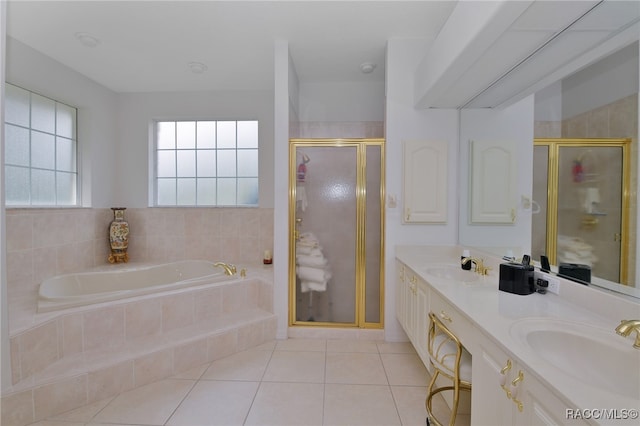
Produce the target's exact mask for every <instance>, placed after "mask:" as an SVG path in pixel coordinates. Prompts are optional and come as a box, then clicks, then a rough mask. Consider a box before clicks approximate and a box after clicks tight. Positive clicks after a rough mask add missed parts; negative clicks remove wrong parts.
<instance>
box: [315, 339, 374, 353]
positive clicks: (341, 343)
mask: <svg viewBox="0 0 640 426" xmlns="http://www.w3.org/2000/svg"><path fill="white" fill-rule="evenodd" d="M327 352H369V353H378V346H377V345H376V342H374V341H372V340H328V341H327Z"/></svg>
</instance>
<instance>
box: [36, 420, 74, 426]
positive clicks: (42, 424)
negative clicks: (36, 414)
mask: <svg viewBox="0 0 640 426" xmlns="http://www.w3.org/2000/svg"><path fill="white" fill-rule="evenodd" d="M84 425H85V423H84V422H66V421H64V420H42V421H39V422H37V423H31V425H30V426H84Z"/></svg>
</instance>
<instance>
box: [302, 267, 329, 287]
mask: <svg viewBox="0 0 640 426" xmlns="http://www.w3.org/2000/svg"><path fill="white" fill-rule="evenodd" d="M296 272H297V274H298V277H299V278H300V280H303V281H315V282H319V283H322V282H326V281H328V280H329V279H330V278H331V272H329V270H327V269H322V268H311V267H309V266H298V267H297V268H296Z"/></svg>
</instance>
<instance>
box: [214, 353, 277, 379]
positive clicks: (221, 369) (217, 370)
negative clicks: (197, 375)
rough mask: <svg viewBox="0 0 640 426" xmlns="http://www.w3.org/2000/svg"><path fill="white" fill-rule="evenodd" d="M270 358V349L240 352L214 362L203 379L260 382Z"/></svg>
mask: <svg viewBox="0 0 640 426" xmlns="http://www.w3.org/2000/svg"><path fill="white" fill-rule="evenodd" d="M270 358H271V352H269V351H255V350H249V351H244V352H238V353H237V354H235V355H230V356H228V357H226V358H222V359H219V360H217V361H214V362H212V363H211V365H210V366H209V368H208V369H207V371H206V372H205V373H204V374H203V375H202V379H205V380H246V381H249V382H259V381H260V380H261V379H262V376H263V375H264V371H265V369H266V368H267V364H268V363H269V359H270Z"/></svg>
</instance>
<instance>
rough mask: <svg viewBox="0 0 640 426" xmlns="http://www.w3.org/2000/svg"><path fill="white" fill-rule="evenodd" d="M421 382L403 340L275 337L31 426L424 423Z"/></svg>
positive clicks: (424, 376) (419, 368)
mask: <svg viewBox="0 0 640 426" xmlns="http://www.w3.org/2000/svg"><path fill="white" fill-rule="evenodd" d="M428 380H429V374H428V373H427V370H426V369H425V368H424V365H423V364H422V362H421V361H420V359H419V358H418V356H417V355H416V353H415V351H414V349H413V347H412V346H411V344H410V343H386V342H374V341H361V340H358V341H353V340H307V339H289V340H284V341H282V340H280V341H273V342H268V343H266V344H264V345H261V346H259V347H257V348H253V349H250V350H247V351H245V352H240V353H238V354H235V355H232V356H229V357H227V358H223V359H220V360H218V361H214V362H213V363H210V364H206V365H203V366H201V367H198V368H196V369H193V370H190V371H188V372H186V373H183V374H180V375H177V376H174V377H171V378H169V379H165V380H160V381H158V382H154V383H151V384H149V385H146V386H142V387H140V388H137V389H133V390H131V391H128V392H125V393H122V394H120V395H118V396H116V397H113V398H109V399H107V400H104V401H100V402H97V403H94V404H90V405H87V406H85V407H81V408H79V409H76V410H73V411H70V412H68V413H65V414H62V415H59V416H56V417H54V418H51V419H47V420H44V421H41V422H38V423H35V424H34V425H37V426H103V425H123V426H124V425H126V426H130V425H169V426H209V425H385V426H390V425H424V424H425V415H426V412H425V408H424V399H425V395H426V385H427V383H428ZM439 402H440V403H441V404H440V405H441V407H438V410H439V411H442V412H443V413H444V416H447V415H448V410H447V408H446V404H444V400H441V401H439ZM465 417H466V419H465ZM459 419H460V420H462V421H463V422H467V423H468V416H459Z"/></svg>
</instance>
